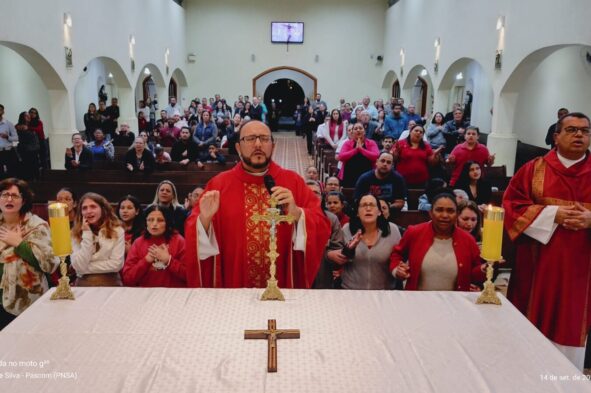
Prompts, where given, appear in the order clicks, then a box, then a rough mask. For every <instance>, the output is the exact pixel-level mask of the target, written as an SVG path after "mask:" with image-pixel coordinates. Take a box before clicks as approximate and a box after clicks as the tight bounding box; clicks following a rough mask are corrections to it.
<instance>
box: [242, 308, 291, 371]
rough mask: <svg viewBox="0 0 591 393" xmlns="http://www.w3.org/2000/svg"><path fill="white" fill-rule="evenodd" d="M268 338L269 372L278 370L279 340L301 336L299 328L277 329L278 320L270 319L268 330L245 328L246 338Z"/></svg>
mask: <svg viewBox="0 0 591 393" xmlns="http://www.w3.org/2000/svg"><path fill="white" fill-rule="evenodd" d="M263 338H266V339H267V372H270V373H276V372H277V340H278V339H281V338H300V331H299V330H298V329H282V330H278V329H277V321H275V320H274V319H269V320H268V321H267V330H245V331H244V339H245V340H253V339H263Z"/></svg>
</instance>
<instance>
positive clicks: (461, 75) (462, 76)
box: [456, 72, 464, 81]
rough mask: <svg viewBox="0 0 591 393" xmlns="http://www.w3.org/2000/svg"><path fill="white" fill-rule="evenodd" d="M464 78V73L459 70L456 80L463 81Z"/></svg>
mask: <svg viewBox="0 0 591 393" xmlns="http://www.w3.org/2000/svg"><path fill="white" fill-rule="evenodd" d="M462 79H464V74H462V73H461V72H458V73H457V74H456V80H457V81H461V80H462Z"/></svg>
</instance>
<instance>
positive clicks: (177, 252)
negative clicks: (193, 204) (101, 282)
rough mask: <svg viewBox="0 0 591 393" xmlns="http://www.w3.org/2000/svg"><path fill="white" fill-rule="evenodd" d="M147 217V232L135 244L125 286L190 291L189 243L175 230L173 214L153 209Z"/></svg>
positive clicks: (124, 273) (123, 273)
mask: <svg viewBox="0 0 591 393" xmlns="http://www.w3.org/2000/svg"><path fill="white" fill-rule="evenodd" d="M145 215H146V231H145V232H144V235H143V236H140V237H138V238H137V239H136V240H135V242H133V245H132V246H131V249H130V250H129V254H128V255H127V259H126V260H125V265H124V266H123V270H122V271H121V276H122V278H123V284H124V285H126V286H133V287H169V288H184V287H186V286H187V278H186V268H185V263H184V260H183V256H184V252H185V239H183V237H182V236H181V235H179V233H178V232H177V231H176V230H175V229H174V222H173V217H172V214H171V212H170V211H169V210H168V209H163V208H161V207H160V206H158V205H151V206H150V207H148V208H147V209H146V211H145Z"/></svg>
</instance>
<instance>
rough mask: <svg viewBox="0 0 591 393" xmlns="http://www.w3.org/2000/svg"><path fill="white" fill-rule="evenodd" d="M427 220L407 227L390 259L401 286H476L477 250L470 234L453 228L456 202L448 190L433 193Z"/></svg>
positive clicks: (426, 288)
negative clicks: (401, 281) (404, 281)
mask: <svg viewBox="0 0 591 393" xmlns="http://www.w3.org/2000/svg"><path fill="white" fill-rule="evenodd" d="M430 215H431V221H429V222H425V223H422V224H419V225H411V226H409V227H408V229H407V230H406V232H404V236H403V237H402V240H401V241H400V244H398V245H397V246H396V247H394V250H393V251H392V256H391V259H390V270H391V271H392V274H393V275H394V277H396V278H397V279H399V280H406V286H405V289H407V290H422V291H453V290H455V291H470V290H478V288H477V287H476V286H474V285H472V283H481V282H482V281H484V273H483V266H484V265H482V261H481V260H480V250H479V249H478V245H477V244H476V241H475V240H474V238H473V237H472V236H471V235H470V234H469V233H468V232H466V231H464V230H459V229H457V228H456V221H457V216H458V206H457V204H456V199H455V197H454V196H453V195H452V194H448V193H443V194H439V195H436V196H435V197H434V198H433V201H432V207H431V212H430Z"/></svg>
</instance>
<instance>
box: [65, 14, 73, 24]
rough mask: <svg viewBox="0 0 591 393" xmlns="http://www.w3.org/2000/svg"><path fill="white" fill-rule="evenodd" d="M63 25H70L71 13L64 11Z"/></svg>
mask: <svg viewBox="0 0 591 393" xmlns="http://www.w3.org/2000/svg"><path fill="white" fill-rule="evenodd" d="M64 25H66V26H68V27H72V15H70V13H69V12H64Z"/></svg>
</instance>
